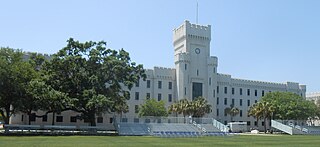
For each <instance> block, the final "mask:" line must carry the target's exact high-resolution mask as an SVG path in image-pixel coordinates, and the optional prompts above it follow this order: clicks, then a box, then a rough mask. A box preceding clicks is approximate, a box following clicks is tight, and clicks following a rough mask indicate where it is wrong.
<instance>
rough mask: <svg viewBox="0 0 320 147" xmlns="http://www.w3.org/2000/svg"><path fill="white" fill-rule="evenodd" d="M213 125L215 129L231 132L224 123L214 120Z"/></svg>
mask: <svg viewBox="0 0 320 147" xmlns="http://www.w3.org/2000/svg"><path fill="white" fill-rule="evenodd" d="M212 124H213V126H214V127H216V128H218V129H219V130H220V131H222V132H225V133H227V132H228V131H229V128H228V127H227V126H226V125H224V124H223V123H221V122H219V121H217V120H215V119H212Z"/></svg>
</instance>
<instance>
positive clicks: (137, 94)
mask: <svg viewBox="0 0 320 147" xmlns="http://www.w3.org/2000/svg"><path fill="white" fill-rule="evenodd" d="M134 99H135V100H139V92H136V93H135V98H134Z"/></svg>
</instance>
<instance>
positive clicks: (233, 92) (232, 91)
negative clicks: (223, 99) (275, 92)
mask: <svg viewBox="0 0 320 147" xmlns="http://www.w3.org/2000/svg"><path fill="white" fill-rule="evenodd" d="M219 89H220V88H219V86H217V93H219V91H220V90H219ZM269 92H271V91H269ZM224 94H228V87H224ZM231 94H232V95H234V94H235V88H233V87H232V88H231ZM239 94H240V95H243V89H242V88H239ZM264 94H265V92H264V90H262V91H261V96H264ZM250 95H251V90H250V89H247V96H250ZM254 96H258V90H254Z"/></svg>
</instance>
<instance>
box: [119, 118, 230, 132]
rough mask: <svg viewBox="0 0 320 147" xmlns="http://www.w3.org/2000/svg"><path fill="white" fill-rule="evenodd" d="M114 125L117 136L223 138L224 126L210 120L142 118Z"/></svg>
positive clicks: (128, 119)
mask: <svg viewBox="0 0 320 147" xmlns="http://www.w3.org/2000/svg"><path fill="white" fill-rule="evenodd" d="M123 120H125V121H122V122H120V123H117V121H115V123H114V125H115V128H116V129H117V131H118V134H119V135H122V136H142V135H153V136H157V137H200V136H225V135H227V133H226V132H224V131H223V130H226V129H224V128H225V125H222V124H221V123H220V122H218V121H216V120H214V119H212V118H194V119H192V120H190V119H189V118H181V117H143V118H126V119H123Z"/></svg>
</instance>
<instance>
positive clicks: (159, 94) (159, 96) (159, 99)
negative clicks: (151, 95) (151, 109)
mask: <svg viewBox="0 0 320 147" xmlns="http://www.w3.org/2000/svg"><path fill="white" fill-rule="evenodd" d="M158 101H161V93H158Z"/></svg>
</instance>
